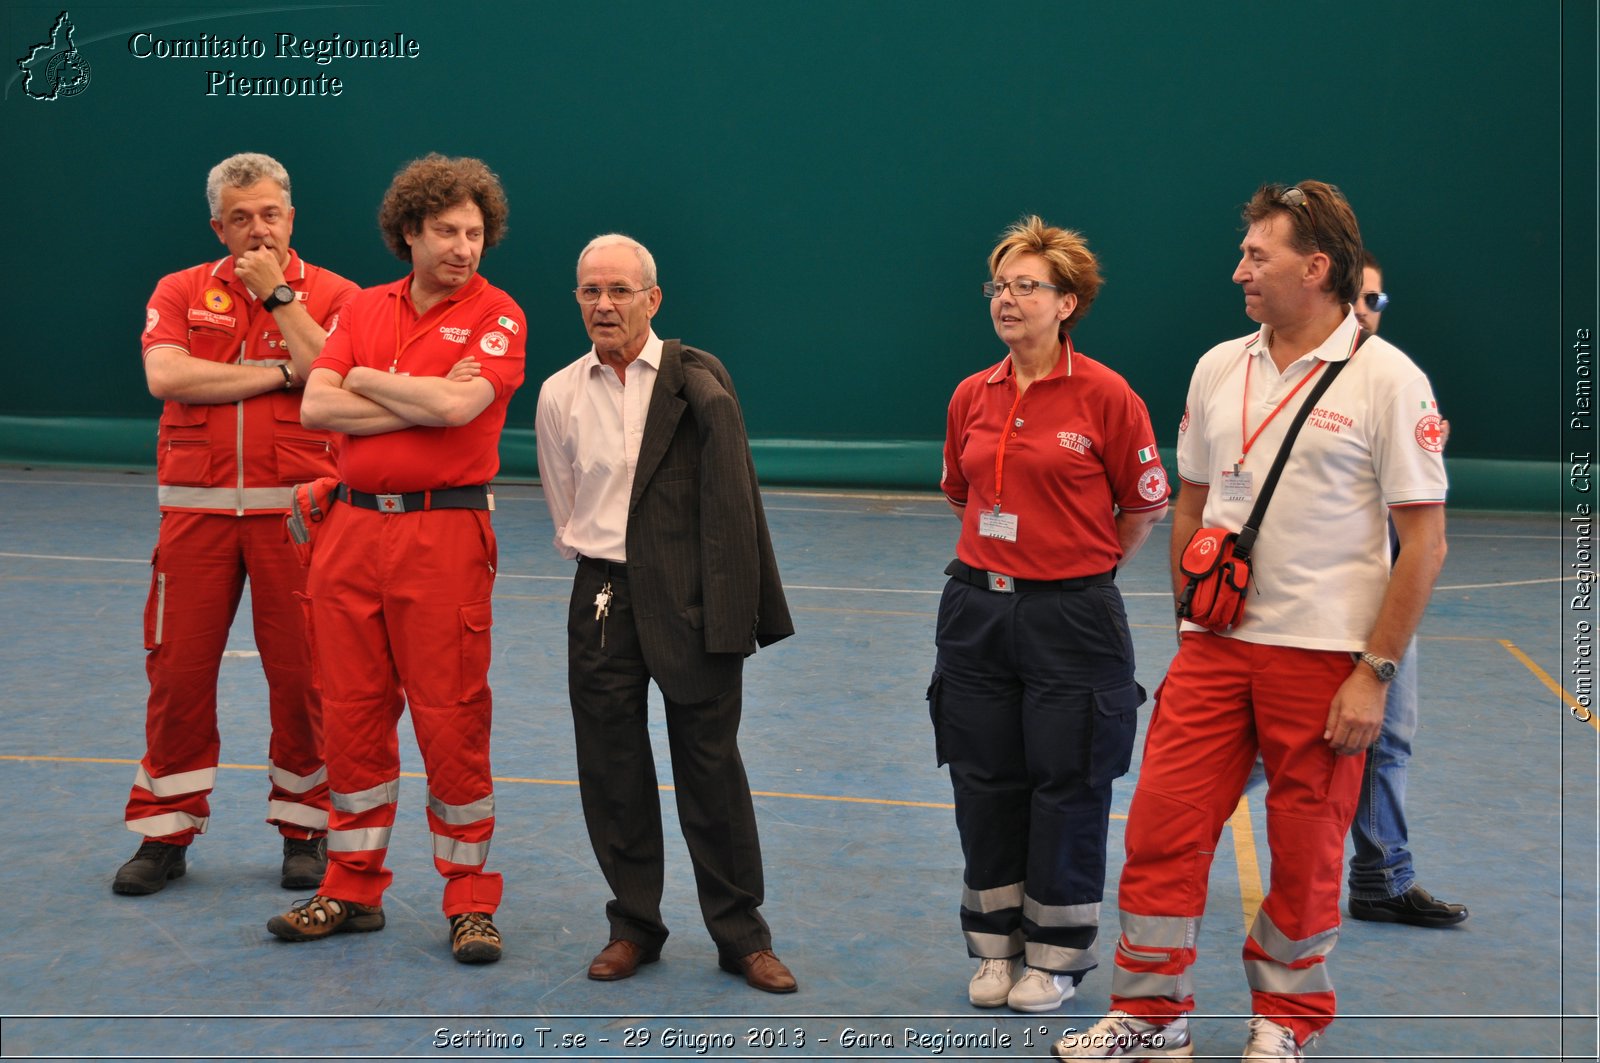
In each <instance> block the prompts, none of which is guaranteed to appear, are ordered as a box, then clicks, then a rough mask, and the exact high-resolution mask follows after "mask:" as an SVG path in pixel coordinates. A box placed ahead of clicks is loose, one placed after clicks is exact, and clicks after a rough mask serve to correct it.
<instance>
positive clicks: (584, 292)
mask: <svg viewBox="0 0 1600 1063" xmlns="http://www.w3.org/2000/svg"><path fill="white" fill-rule="evenodd" d="M654 287H655V285H654V284H647V285H645V286H644V287H643V288H629V287H628V286H627V285H625V284H586V285H584V286H582V287H580V288H574V289H572V294H574V295H576V296H577V297H578V302H580V303H598V302H599V301H600V297H601V296H602V295H603V296H605V297H606V298H607V299H610V300H611V305H613V306H627V305H628V304H629V303H631V302H633V297H634V296H636V295H638V294H639V293H640V292H647V291H649V290H650V289H651V288H654Z"/></svg>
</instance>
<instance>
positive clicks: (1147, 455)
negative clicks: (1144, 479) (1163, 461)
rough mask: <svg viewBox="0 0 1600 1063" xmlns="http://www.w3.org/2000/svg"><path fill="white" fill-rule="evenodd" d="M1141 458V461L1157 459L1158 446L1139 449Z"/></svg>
mask: <svg viewBox="0 0 1600 1063" xmlns="http://www.w3.org/2000/svg"><path fill="white" fill-rule="evenodd" d="M1139 460H1140V461H1155V460H1156V448H1155V447H1145V448H1144V449H1143V450H1141V451H1139Z"/></svg>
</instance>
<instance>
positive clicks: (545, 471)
mask: <svg viewBox="0 0 1600 1063" xmlns="http://www.w3.org/2000/svg"><path fill="white" fill-rule="evenodd" d="M661 349H662V343H661V338H660V337H659V336H657V335H656V334H655V330H654V329H652V330H651V331H650V338H649V339H648V340H646V341H645V345H644V350H643V351H641V352H639V357H637V358H635V359H634V360H633V361H632V362H629V363H628V368H627V374H626V375H627V380H626V382H624V381H623V380H621V379H619V378H618V376H617V372H616V370H615V369H612V368H611V367H610V366H609V365H606V364H605V363H604V362H602V361H600V357H599V355H597V354H595V351H594V348H593V347H590V348H589V352H588V353H587V354H585V355H584V356H583V357H581V358H579V359H578V360H577V361H575V362H573V363H572V364H571V365H568V366H567V367H566V368H564V369H561V370H560V371H558V372H556V373H554V374H552V375H551V376H550V378H549V379H548V380H546V381H545V382H544V385H543V386H542V387H541V388H540V389H539V411H538V414H537V416H536V418H535V421H534V431H535V432H536V433H537V434H538V437H539V479H540V481H541V482H542V483H543V485H544V499H545V503H546V504H547V505H549V507H550V519H551V521H552V522H553V523H554V524H555V529H556V534H555V547H556V549H557V550H558V551H559V552H560V553H561V556H562V557H565V558H567V559H568V560H572V559H574V558H576V557H577V556H578V555H579V554H582V555H583V556H584V557H595V558H602V559H605V560H607V561H626V560H627V559H628V553H627V538H628V500H629V499H630V498H631V497H632V495H633V474H634V470H635V469H636V468H637V467H638V465H639V444H640V442H641V441H642V440H643V438H644V421H645V415H646V414H647V413H648V412H649V410H650V393H651V392H652V391H653V390H654V389H655V383H656V375H657V373H658V371H659V370H660V368H661Z"/></svg>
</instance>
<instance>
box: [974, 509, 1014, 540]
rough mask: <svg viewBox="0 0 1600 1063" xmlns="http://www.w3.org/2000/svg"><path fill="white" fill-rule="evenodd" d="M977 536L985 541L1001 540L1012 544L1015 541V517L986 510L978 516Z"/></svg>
mask: <svg viewBox="0 0 1600 1063" xmlns="http://www.w3.org/2000/svg"><path fill="white" fill-rule="evenodd" d="M978 534H979V535H981V536H983V537H984V538H985V539H1003V540H1005V541H1006V542H1008V543H1014V542H1016V541H1017V515H1016V514H1015V513H1001V512H1000V511H999V510H998V509H994V510H988V511H986V512H984V513H982V514H980V515H979V516H978Z"/></svg>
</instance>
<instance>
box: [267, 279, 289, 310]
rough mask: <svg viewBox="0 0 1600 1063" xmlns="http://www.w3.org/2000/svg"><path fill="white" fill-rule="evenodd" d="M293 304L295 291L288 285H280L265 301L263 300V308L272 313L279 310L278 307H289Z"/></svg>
mask: <svg viewBox="0 0 1600 1063" xmlns="http://www.w3.org/2000/svg"><path fill="white" fill-rule="evenodd" d="M292 302H294V289H293V288H291V287H289V286H288V285H287V284H280V285H278V286H277V287H276V288H274V289H272V292H271V293H270V294H269V295H268V296H267V297H266V298H265V299H263V300H261V308H262V309H263V310H266V311H268V312H269V313H270V312H271V311H273V310H276V309H278V307H280V306H288V305H289V304H290V303H292Z"/></svg>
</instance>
